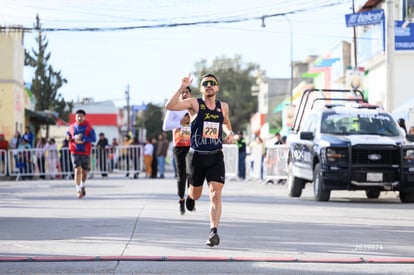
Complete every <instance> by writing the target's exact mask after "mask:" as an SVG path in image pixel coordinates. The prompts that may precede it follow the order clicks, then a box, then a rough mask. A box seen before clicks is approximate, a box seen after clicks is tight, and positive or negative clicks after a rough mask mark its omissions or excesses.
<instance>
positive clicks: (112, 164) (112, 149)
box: [109, 138, 118, 171]
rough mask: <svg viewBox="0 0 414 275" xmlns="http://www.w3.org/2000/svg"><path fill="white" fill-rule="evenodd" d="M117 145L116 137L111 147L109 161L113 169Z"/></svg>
mask: <svg viewBox="0 0 414 275" xmlns="http://www.w3.org/2000/svg"><path fill="white" fill-rule="evenodd" d="M117 147H118V140H117V139H116V138H113V139H112V144H111V146H110V149H109V163H110V168H111V171H113V170H114V169H115V166H116V165H115V162H116V161H115V160H116V159H117Z"/></svg>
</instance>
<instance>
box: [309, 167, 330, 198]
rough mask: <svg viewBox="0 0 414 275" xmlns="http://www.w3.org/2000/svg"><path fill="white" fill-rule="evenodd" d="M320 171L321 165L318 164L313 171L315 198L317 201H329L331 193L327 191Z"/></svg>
mask: <svg viewBox="0 0 414 275" xmlns="http://www.w3.org/2000/svg"><path fill="white" fill-rule="evenodd" d="M320 170H321V165H320V164H319V163H318V164H316V165H315V170H314V171H313V197H314V199H315V200H316V201H329V197H330V196H331V191H330V190H326V189H325V185H324V183H323V179H322V178H321V171H320Z"/></svg>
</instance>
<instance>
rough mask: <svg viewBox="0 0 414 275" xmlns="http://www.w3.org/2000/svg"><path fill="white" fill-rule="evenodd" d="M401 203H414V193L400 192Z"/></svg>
mask: <svg viewBox="0 0 414 275" xmlns="http://www.w3.org/2000/svg"><path fill="white" fill-rule="evenodd" d="M400 201H401V202H404V203H405V202H414V192H401V191H400Z"/></svg>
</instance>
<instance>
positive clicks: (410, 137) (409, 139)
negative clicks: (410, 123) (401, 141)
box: [405, 134, 414, 142]
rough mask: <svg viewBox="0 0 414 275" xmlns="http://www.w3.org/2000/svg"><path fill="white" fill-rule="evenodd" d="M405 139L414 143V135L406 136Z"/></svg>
mask: <svg viewBox="0 0 414 275" xmlns="http://www.w3.org/2000/svg"><path fill="white" fill-rule="evenodd" d="M405 138H406V139H407V140H408V141H411V142H414V135H413V134H407V135H406V136H405Z"/></svg>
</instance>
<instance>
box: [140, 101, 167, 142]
mask: <svg viewBox="0 0 414 275" xmlns="http://www.w3.org/2000/svg"><path fill="white" fill-rule="evenodd" d="M163 110H165V109H164V107H160V106H157V105H154V104H152V103H148V104H147V108H146V110H145V111H143V112H142V116H141V117H140V118H137V124H138V125H140V126H144V127H145V128H146V130H147V137H149V138H151V137H156V138H158V134H159V133H160V132H161V131H162V119H163Z"/></svg>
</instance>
